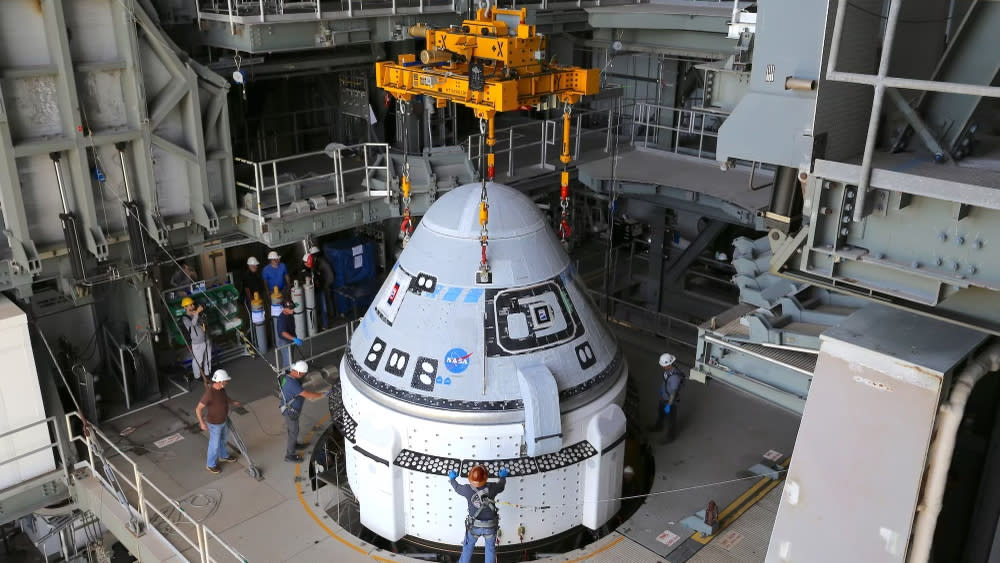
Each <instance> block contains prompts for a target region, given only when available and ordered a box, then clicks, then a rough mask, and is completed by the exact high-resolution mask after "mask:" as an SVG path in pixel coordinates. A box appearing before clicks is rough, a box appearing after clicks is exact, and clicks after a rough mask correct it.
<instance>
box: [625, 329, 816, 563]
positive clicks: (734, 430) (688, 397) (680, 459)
mask: <svg viewBox="0 0 1000 563" xmlns="http://www.w3.org/2000/svg"><path fill="white" fill-rule="evenodd" d="M618 337H619V341H620V342H621V343H622V345H623V346H624V347H625V352H626V355H627V357H628V361H629V374H630V377H631V378H632V380H633V382H634V384H635V385H636V386H637V387H638V389H639V391H640V392H639V396H640V398H641V400H642V402H641V403H640V410H641V412H639V413H638V415H639V417H640V419H641V420H642V422H643V423H644V424H646V425H649V424H651V423H652V422H653V421H654V420H655V416H656V409H657V406H658V405H657V392H656V389H658V385H659V377H660V370H659V367H658V366H657V365H656V361H657V358H658V357H659V355H660V354H661V353H662V352H671V353H673V354H675V355H676V356H677V357H678V360H679V361H680V362H681V363H682V364H684V365H683V366H682V367H684V368H686V367H687V366H690V365H691V364H692V363H693V349H691V348H689V347H680V346H673V347H668V346H664V345H663V344H662V343H661V341H660V340H658V339H653V338H651V337H646V336H643V335H642V334H637V333H635V332H634V331H626V330H625V329H620V330H619V334H618ZM682 393H683V395H682V400H681V405H680V407H681V410H680V411H679V415H680V427H681V430H680V434H679V435H678V438H677V440H675V441H674V442H673V443H671V444H668V445H660V444H658V441H657V440H656V438H659V436H650V437H651V438H652V440H651V442H652V444H653V446H654V457H655V463H656V476H655V480H654V483H653V488H652V490H651V491H650V493H651V496H650V497H649V499H648V500H647V501H646V503H645V504H643V506H642V507H641V508H640V509H639V510H638V511H637V512H636V513H635V514H634V515H633V516H632V517H631V518H630V519H629V520H628V521H626V522H625V523H624V524H623V525H622V526H620V527H619V528H618V531H619V532H621V533H622V534H623V535H625V536H626V537H627V538H629V539H631V540H633V541H635V542H636V543H638V544H640V545H642V546H644V547H646V548H647V549H649V550H650V551H651V552H653V553H656V554H657V555H658V556H660V557H663V558H665V559H668V560H669V561H671V563H681V562H682V561H685V560H687V555H675V556H673V557H671V554H672V553H673V552H675V550H677V549H678V548H679V547H680V546H681V544H682V543H683V540H684V538H688V537H689V536H691V534H692V532H691V530H689V529H688V528H686V527H685V526H683V525H682V524H681V523H680V521H681V520H682V519H684V518H685V517H687V516H690V515H692V514H694V513H695V512H696V511H698V510H701V509H704V508H705V506H706V505H707V504H708V501H709V500H714V501H715V502H716V504H717V505H718V506H719V508H720V510H722V508H724V507H725V506H727V505H728V504H729V503H731V502H732V501H733V500H735V499H736V498H737V497H739V496H740V495H741V494H742V493H743V492H744V491H746V490H747V489H749V488H750V487H751V486H752V485H753V484H754V483H756V481H757V478H756V477H753V476H752V475H751V474H750V473H749V472H748V471H747V469H748V468H749V467H750V466H752V465H754V464H756V463H758V462H760V461H761V457H762V456H763V455H764V454H765V453H766V452H768V451H769V450H774V451H777V452H780V453H782V454H784V455H786V456H787V455H791V453H792V446H793V445H794V444H795V436H796V434H797V432H798V427H799V417H798V416H796V415H793V414H791V413H788V412H786V411H784V410H781V409H778V408H777V407H773V406H771V405H769V404H767V403H764V402H762V401H760V400H759V399H756V398H754V397H750V396H748V395H745V394H743V393H742V392H739V391H736V390H734V389H732V388H729V387H726V386H724V385H722V384H720V383H709V384H708V385H703V384H701V383H697V382H694V381H688V382H687V383H686V384H685V385H684V389H683V391H682ZM630 414H635V413H630ZM734 479H740V480H738V481H735V482H731V483H727V484H718V485H715V484H713V483H719V482H722V481H731V480H734ZM702 485H708V486H702ZM691 487H697V488H691ZM678 489H687V490H680V491H678ZM779 489H780V487H779ZM771 518H772V520H773V515H772V516H771ZM665 530H669V531H670V532H672V533H673V534H676V535H677V536H679V537H680V540H679V541H677V542H676V543H674V544H673V545H672V546H667V545H665V544H664V543H661V542H659V541H657V536H659V535H660V534H661V533H662V532H664V531H665ZM763 559H764V554H763V553H761V554H760V558H759V559H757V560H759V561H763ZM753 560H754V559H745V561H753Z"/></svg>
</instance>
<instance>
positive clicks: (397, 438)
mask: <svg viewBox="0 0 1000 563" xmlns="http://www.w3.org/2000/svg"><path fill="white" fill-rule="evenodd" d="M480 189H481V186H480V185H479V184H470V185H466V186H462V187H460V188H456V189H455V190H452V191H451V192H448V193H447V194H445V195H444V196H443V197H441V199H440V200H438V201H437V202H435V203H434V204H433V205H432V206H431V208H430V209H429V210H428V212H427V214H426V216H425V217H424V218H423V220H422V221H421V223H420V226H419V227H418V228H417V229H416V231H415V232H414V234H413V238H412V239H411V240H410V243H409V244H408V245H407V246H406V249H405V250H404V251H403V252H402V254H401V255H400V257H399V261H398V262H397V263H396V265H395V266H394V267H393V269H392V272H391V273H390V274H389V276H388V277H387V279H386V281H385V284H384V285H383V286H382V288H381V290H380V291H379V293H378V295H377V297H376V298H375V301H374V303H373V304H372V306H371V307H370V308H369V309H368V311H367V313H366V314H365V316H364V317H363V318H362V320H361V323H360V325H359V326H358V328H357V330H356V331H355V332H354V336H353V337H352V339H351V342H350V346H349V347H348V350H347V352H346V353H345V354H344V358H343V360H342V362H341V369H340V373H341V382H342V386H343V401H344V409H343V411H341V412H340V413H338V416H337V420H336V422H337V424H338V425H339V426H340V427H341V429H342V431H343V433H344V435H345V437H346V440H347V443H346V444H345V445H346V448H347V460H346V462H347V474H348V478H349V480H350V484H351V488H352V490H353V491H354V493H355V495H356V496H357V499H358V502H359V503H360V507H361V522H362V524H364V525H365V526H366V527H368V528H369V529H370V530H372V531H374V532H375V533H377V534H379V535H381V536H383V537H385V538H387V539H389V540H393V541H395V540H398V539H400V538H402V537H403V536H406V535H409V536H414V537H417V538H422V539H425V540H430V541H434V542H440V543H444V544H461V543H462V539H463V537H464V533H465V527H464V521H465V516H466V514H467V509H466V501H465V499H464V498H462V497H461V496H459V495H457V494H455V493H454V491H452V489H451V487H450V486H449V484H448V477H447V474H448V471H449V470H450V469H456V470H457V471H458V472H459V474H460V475H461V477H459V482H461V483H464V482H466V481H465V479H464V477H465V476H466V475H467V473H468V471H469V469H470V468H471V467H472V466H473V465H475V464H477V463H482V464H483V465H485V466H486V467H487V468H488V469H489V472H490V477H491V479H495V478H496V475H497V472H498V471H499V469H500V468H501V467H506V468H507V469H508V470H509V472H510V476H509V477H508V479H507V487H506V491H504V492H503V493H502V494H500V495H499V496H498V498H497V500H498V501H501V503H500V504H498V506H499V512H500V530H501V536H500V543H501V545H503V544H516V543H518V542H519V541H520V539H519V537H518V533H517V532H518V527H519V526H521V525H523V526H524V541H525V542H529V541H536V540H542V539H545V538H548V537H550V536H553V535H556V534H559V533H561V532H564V531H566V530H569V529H571V528H573V527H574V526H577V525H581V524H582V525H584V526H586V527H588V528H591V529H596V528H598V527H600V526H601V525H603V524H604V523H606V522H607V520H608V519H610V518H611V517H612V516H613V515H614V514H615V512H617V510H618V508H619V503H618V502H617V501H609V499H614V498H616V497H618V496H619V493H620V490H621V480H622V462H623V458H624V455H625V451H624V450H625V448H624V438H625V415H624V413H623V412H622V409H621V405H622V403H623V401H624V396H625V382H626V378H627V371H628V370H627V366H626V363H625V359H624V357H623V355H622V352H621V350H620V349H619V347H618V345H617V343H616V342H615V339H614V337H613V336H612V335H611V334H610V332H609V331H608V330H607V328H606V327H605V326H604V323H603V320H602V319H601V318H600V317H599V316H598V314H597V311H596V310H595V307H594V305H593V302H592V301H591V300H590V299H589V297H588V295H587V294H586V290H585V288H584V286H583V284H582V282H581V281H580V280H579V279H578V278H576V277H575V276H574V272H573V269H572V267H571V264H570V260H569V257H568V256H567V254H566V252H565V251H564V250H563V248H562V246H561V244H560V242H559V240H558V239H557V238H556V236H555V234H554V233H553V232H552V230H551V229H550V228H549V227H548V226H547V225H546V223H545V220H544V218H543V217H542V215H541V213H539V211H538V209H537V208H536V207H535V205H534V204H533V203H532V202H531V200H530V199H528V198H527V197H525V196H524V195H522V194H520V193H519V192H517V191H515V190H513V189H511V188H509V187H507V186H502V185H499V184H489V186H488V193H489V201H490V221H489V247H488V257H489V262H490V266H491V268H492V271H493V280H492V283H490V284H484V285H480V284H477V283H476V271H477V269H478V267H479V259H480V244H479V232H480V227H479V201H480ZM507 503H509V504H507ZM515 505H516V506H515ZM542 507H545V508H542Z"/></svg>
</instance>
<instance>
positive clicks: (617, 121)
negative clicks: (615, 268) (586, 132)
mask: <svg viewBox="0 0 1000 563" xmlns="http://www.w3.org/2000/svg"><path fill="white" fill-rule="evenodd" d="M619 99H620V98H619ZM611 123H612V125H611V134H612V135H614V138H615V142H614V144H613V145H611V196H610V197H609V198H608V249H607V254H606V255H605V256H604V316H605V318H606V319H607V320H610V319H611V300H610V299H608V296H609V294H610V291H611V282H612V280H611V261H612V250H613V246H614V232H615V212H616V211H617V210H618V195H619V194H618V143H619V142H620V141H621V137H620V136H619V134H618V128H619V127H620V126H621V112H620V111H615V109H614V106H612V110H611Z"/></svg>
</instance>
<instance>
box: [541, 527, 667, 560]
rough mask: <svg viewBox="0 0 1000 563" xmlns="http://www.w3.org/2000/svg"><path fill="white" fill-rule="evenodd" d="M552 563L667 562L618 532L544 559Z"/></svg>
mask: <svg viewBox="0 0 1000 563" xmlns="http://www.w3.org/2000/svg"><path fill="white" fill-rule="evenodd" d="M545 560H546V561H551V562H552V563H572V562H578V561H586V562H587V563H623V562H627V563H667V562H668V560H666V559H664V558H662V557H660V556H659V555H657V554H655V553H653V552H652V551H650V550H648V549H646V548H645V547H643V546H642V545H641V544H638V543H636V542H635V541H633V540H631V539H629V538H628V537H626V536H623V535H622V534H620V533H618V532H612V533H610V534H608V535H607V536H605V537H604V538H601V539H600V540H598V541H596V542H594V543H592V544H590V545H588V546H587V547H585V548H583V549H577V550H574V551H571V552H569V553H564V554H562V555H556V556H552V557H549V558H547V559H545Z"/></svg>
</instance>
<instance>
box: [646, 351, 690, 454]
mask: <svg viewBox="0 0 1000 563" xmlns="http://www.w3.org/2000/svg"><path fill="white" fill-rule="evenodd" d="M676 362H677V358H675V357H674V356H673V354H661V355H660V361H659V364H660V367H661V368H663V376H662V380H661V382H660V404H659V409H657V412H656V424H655V425H654V426H653V431H654V432H659V431H661V430H663V421H664V419H666V420H667V433H666V434H665V435H664V437H663V440H662V443H664V444H668V443H670V442H672V441H674V439H675V438H676V437H677V430H678V428H677V404H678V403H679V402H680V393H681V387H683V386H684V379H685V378H684V372H682V371H681V370H680V369H678V368H677V366H675V365H674V364H675V363H676Z"/></svg>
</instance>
